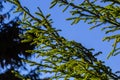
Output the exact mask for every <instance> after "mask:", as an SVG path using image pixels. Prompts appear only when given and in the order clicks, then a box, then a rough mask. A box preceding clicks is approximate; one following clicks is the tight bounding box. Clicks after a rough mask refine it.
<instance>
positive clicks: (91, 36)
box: [6, 0, 120, 71]
mask: <svg viewBox="0 0 120 80" xmlns="http://www.w3.org/2000/svg"><path fill="white" fill-rule="evenodd" d="M51 1H52V0H21V4H22V5H23V6H26V7H28V8H29V9H30V12H31V13H32V14H34V12H35V11H37V7H38V6H39V7H40V8H41V10H42V11H43V12H44V13H45V14H48V13H50V14H51V17H50V18H52V19H53V22H54V23H53V27H55V28H57V29H61V30H62V31H61V32H60V35H61V36H64V37H65V38H66V39H68V40H75V41H76V42H79V43H81V44H82V45H83V46H85V47H86V48H94V49H95V52H98V51H102V52H103V54H101V55H100V56H99V57H98V59H100V60H102V61H105V64H106V65H108V66H110V67H111V68H112V69H113V71H117V70H120V63H119V60H120V59H119V58H120V56H119V55H117V56H114V57H110V59H108V60H107V55H108V53H109V52H110V51H111V49H112V46H111V45H112V42H103V41H102V38H103V37H105V36H106V35H105V34H104V32H103V31H101V30H100V28H95V29H93V30H89V28H90V25H88V24H87V23H84V22H82V21H81V22H79V24H77V25H73V26H71V25H70V24H71V21H66V20H65V19H66V18H69V17H71V15H70V14H69V10H67V11H66V12H64V13H63V12H62V9H63V7H58V6H56V7H54V8H53V9H49V7H50V2H51ZM78 1H79V0H78ZM78 1H77V0H76V2H78ZM81 1H82V0H81ZM6 6H7V8H9V7H8V6H10V4H7V5H6Z"/></svg>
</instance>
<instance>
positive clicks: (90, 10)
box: [8, 0, 120, 80]
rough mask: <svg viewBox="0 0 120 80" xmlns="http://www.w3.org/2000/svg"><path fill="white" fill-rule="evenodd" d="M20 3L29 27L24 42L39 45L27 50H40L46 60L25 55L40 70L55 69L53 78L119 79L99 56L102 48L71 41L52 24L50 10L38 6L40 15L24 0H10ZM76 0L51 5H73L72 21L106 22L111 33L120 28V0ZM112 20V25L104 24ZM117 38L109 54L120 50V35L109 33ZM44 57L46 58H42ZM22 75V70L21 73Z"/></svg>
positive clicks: (38, 53) (66, 6)
mask: <svg viewBox="0 0 120 80" xmlns="http://www.w3.org/2000/svg"><path fill="white" fill-rule="evenodd" d="M8 1H9V2H11V3H13V4H15V5H16V6H17V9H16V12H23V13H24V14H23V16H24V17H23V19H22V20H21V21H19V24H21V25H22V26H23V27H24V28H25V29H28V30H26V31H25V33H24V34H22V35H21V36H22V37H23V38H24V40H22V42H24V43H27V42H30V43H31V44H32V45H35V46H36V49H33V50H27V52H29V53H32V54H35V53H36V54H37V57H36V58H39V59H41V61H42V62H35V61H31V60H26V59H24V61H25V62H27V63H29V64H30V65H31V66H37V67H41V66H42V68H39V69H38V71H39V73H44V74H45V73H53V74H54V75H52V76H51V79H65V80H68V79H70V78H73V79H75V80H109V79H113V80H118V79H119V77H118V76H117V75H116V74H114V73H112V70H111V68H109V67H108V66H105V65H104V62H103V61H101V60H98V59H97V58H96V56H98V55H99V54H100V52H98V53H96V54H94V53H93V52H92V49H87V48H85V47H84V46H83V45H82V44H80V43H77V42H75V41H68V40H67V39H65V38H63V37H62V36H60V35H59V34H58V31H59V30H56V29H55V28H53V27H52V22H51V19H49V17H50V14H48V15H46V16H45V15H44V14H43V12H42V11H41V10H40V8H39V7H38V10H39V11H38V12H35V14H36V15H38V16H39V18H37V17H35V16H34V15H32V14H31V13H30V11H29V9H27V7H23V6H22V5H21V4H20V1H19V0H8ZM74 1H75V0H71V1H70V0H53V1H52V3H51V7H50V8H52V7H54V6H55V5H57V4H59V5H60V6H65V9H64V10H63V11H65V10H67V8H69V7H71V11H70V13H71V14H72V18H68V19H67V20H73V22H72V24H77V23H78V22H79V21H80V20H84V21H85V22H88V24H94V23H95V26H93V27H92V28H95V27H98V26H102V25H103V28H102V29H103V30H106V34H107V33H111V32H116V31H119V30H120V28H119V26H120V23H119V16H120V15H119V10H120V9H119V4H120V1H119V0H114V1H112V0H101V2H103V3H107V2H110V3H109V4H108V5H107V6H101V5H98V4H97V0H91V1H90V0H85V1H83V2H82V3H80V4H78V5H77V4H75V3H74ZM104 24H109V25H107V26H106V25H104ZM112 39H113V40H115V42H114V43H113V50H112V51H111V52H110V54H109V56H108V58H109V57H110V56H112V55H117V54H118V53H119V46H117V44H119V42H120V36H119V34H117V35H114V34H113V35H111V36H108V37H105V38H104V40H108V41H109V40H112ZM41 57H42V58H41ZM17 75H18V77H19V75H20V74H19V73H18V74H17ZM23 79H24V77H23Z"/></svg>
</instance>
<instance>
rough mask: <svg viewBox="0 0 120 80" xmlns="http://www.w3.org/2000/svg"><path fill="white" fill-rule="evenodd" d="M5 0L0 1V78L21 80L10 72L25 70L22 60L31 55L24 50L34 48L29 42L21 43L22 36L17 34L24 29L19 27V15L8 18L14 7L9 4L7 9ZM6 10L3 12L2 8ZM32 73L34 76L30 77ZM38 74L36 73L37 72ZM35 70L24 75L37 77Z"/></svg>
mask: <svg viewBox="0 0 120 80" xmlns="http://www.w3.org/2000/svg"><path fill="white" fill-rule="evenodd" d="M4 4H7V3H5V1H1V2H0V10H1V14H0V80H22V79H21V78H18V77H16V76H15V74H14V73H12V72H11V71H12V70H15V71H17V72H20V70H19V69H21V70H26V71H27V67H26V64H25V63H24V62H23V61H22V58H23V59H28V58H30V57H31V56H32V55H31V54H29V53H27V52H25V51H26V50H28V49H34V45H30V43H29V42H28V43H22V42H21V40H22V38H21V37H20V36H19V34H22V33H23V32H24V31H25V30H23V29H22V28H21V27H20V24H18V21H20V18H19V16H20V15H21V13H20V14H18V16H14V15H12V17H14V18H13V19H10V17H11V13H12V12H13V10H14V9H15V7H14V6H11V9H10V10H8V9H7V8H6V7H4ZM4 9H5V11H7V12H3V10H4ZM32 75H34V77H31V76H32ZM37 75H38V74H37ZM37 75H36V74H35V72H34V73H33V72H32V71H31V73H29V72H28V74H27V75H25V77H31V79H34V78H37Z"/></svg>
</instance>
